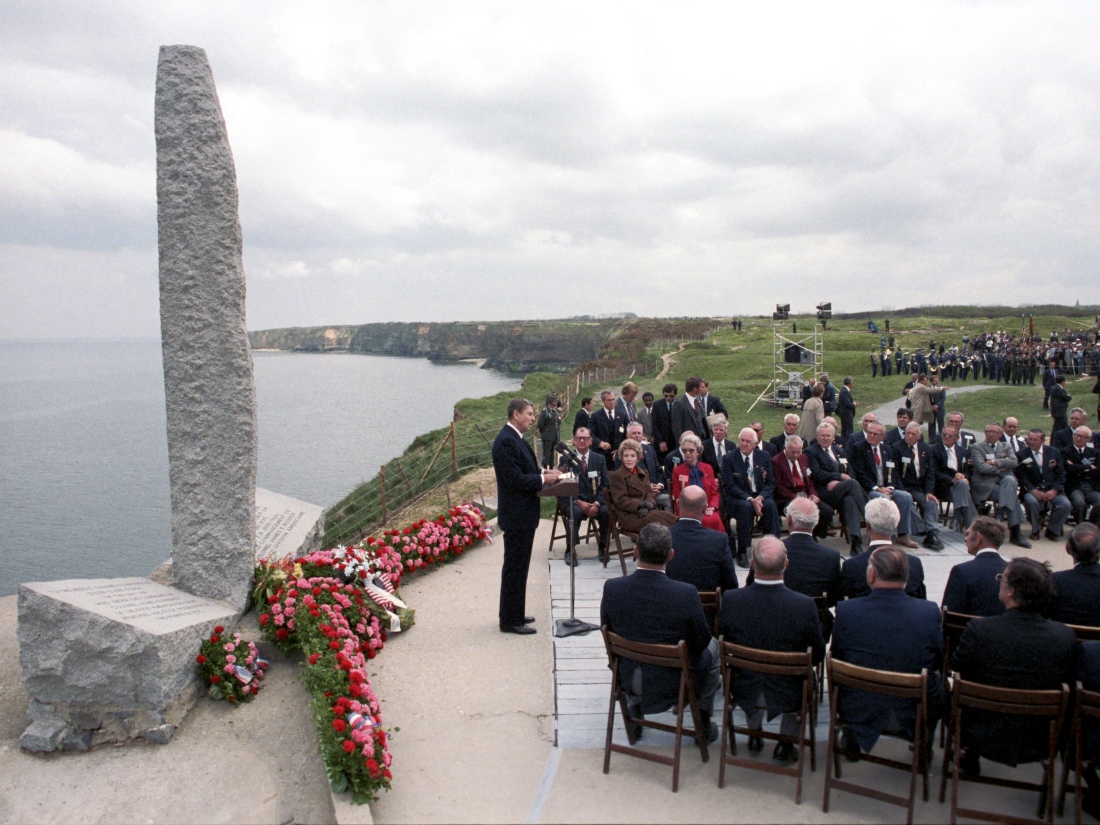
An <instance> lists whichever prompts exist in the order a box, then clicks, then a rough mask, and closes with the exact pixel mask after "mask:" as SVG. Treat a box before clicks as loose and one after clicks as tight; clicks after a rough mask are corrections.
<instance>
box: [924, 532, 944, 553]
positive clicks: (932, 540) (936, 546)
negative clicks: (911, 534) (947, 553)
mask: <svg viewBox="0 0 1100 825" xmlns="http://www.w3.org/2000/svg"><path fill="white" fill-rule="evenodd" d="M924 546H925V547H927V548H928V549H929V550H942V549H943V542H942V541H940V539H939V537H938V536H936V535H930V536H928V537H927V538H926V539H925V540H924Z"/></svg>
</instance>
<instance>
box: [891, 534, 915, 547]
mask: <svg viewBox="0 0 1100 825" xmlns="http://www.w3.org/2000/svg"><path fill="white" fill-rule="evenodd" d="M894 544H896V545H897V546H898V547H908V548H910V549H911V550H916V549H917V546H918V545H917V543H916V542H915V541H913V540H912V539H911V538H909V536H898V538H897V540H896V541H895V542H894Z"/></svg>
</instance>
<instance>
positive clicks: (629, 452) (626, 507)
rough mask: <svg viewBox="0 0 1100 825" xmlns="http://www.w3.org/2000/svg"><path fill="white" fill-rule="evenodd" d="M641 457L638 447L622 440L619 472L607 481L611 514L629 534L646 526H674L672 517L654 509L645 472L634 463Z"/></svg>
mask: <svg viewBox="0 0 1100 825" xmlns="http://www.w3.org/2000/svg"><path fill="white" fill-rule="evenodd" d="M641 454H642V445H641V444H639V443H638V442H637V441H634V440H632V439H629V438H628V439H626V440H625V441H624V442H623V443H622V444H620V445H619V450H618V456H619V464H620V466H619V469H617V470H615V471H614V472H613V473H611V474H610V476H609V477H608V478H609V479H610V489H609V494H610V496H611V503H612V504H613V505H614V506H615V514H616V516H617V517H618V519H619V524H620V525H621V526H622V528H623V529H624V530H626V531H627V532H630V533H637V532H638V531H639V530H641V529H642V527H644V526H645V525H646V524H664V525H665V526H668V525H670V524H674V523H675V522H676V516H674V515H673V514H672V513H669V512H666V511H665V510H661V509H659V508H658V507H657V499H656V495H657V494H656V491H655V490H654V489H653V488H654V485H651V484H650V482H649V474H648V473H647V472H646V471H645V468H644V467H642V465H641V464H639V463H638V459H639V458H640V457H641Z"/></svg>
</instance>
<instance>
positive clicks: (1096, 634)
mask: <svg viewBox="0 0 1100 825" xmlns="http://www.w3.org/2000/svg"><path fill="white" fill-rule="evenodd" d="M1066 627H1068V628H1069V629H1070V630H1072V631H1073V632H1074V633H1076V634H1077V641H1079V642H1095V641H1097V640H1100V627H1089V626H1087V625H1083V624H1068V625H1066Z"/></svg>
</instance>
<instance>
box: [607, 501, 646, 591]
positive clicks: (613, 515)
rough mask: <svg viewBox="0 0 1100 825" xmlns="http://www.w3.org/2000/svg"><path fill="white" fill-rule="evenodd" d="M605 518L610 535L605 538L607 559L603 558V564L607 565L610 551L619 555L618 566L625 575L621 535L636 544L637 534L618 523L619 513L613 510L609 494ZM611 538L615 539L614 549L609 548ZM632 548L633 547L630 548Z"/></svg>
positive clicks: (624, 556) (624, 554)
mask: <svg viewBox="0 0 1100 825" xmlns="http://www.w3.org/2000/svg"><path fill="white" fill-rule="evenodd" d="M607 519H608V524H609V532H610V534H611V537H610V538H609V539H608V540H607V559H605V560H604V563H603V566H604V567H607V560H608V559H610V557H611V553H612V552H614V553H615V554H616V555H617V556H618V557H619V566H620V567H622V569H623V575H624V576H625V575H626V553H625V551H624V550H623V543H622V539H621V538H620V537H621V536H626V537H627V538H629V539H630V540H631V541H632V542H634V543H635V544H637V542H638V534H637V533H631V532H630V531H629V530H624V529H623V528H622V527H621V526H620V525H619V514H618V512H617V511H616V510H615V505H614V504H612V503H611V496H607ZM611 539H614V540H615V550H614V551H612V550H611ZM631 549H633V548H631Z"/></svg>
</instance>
